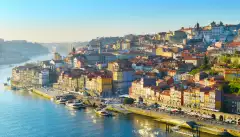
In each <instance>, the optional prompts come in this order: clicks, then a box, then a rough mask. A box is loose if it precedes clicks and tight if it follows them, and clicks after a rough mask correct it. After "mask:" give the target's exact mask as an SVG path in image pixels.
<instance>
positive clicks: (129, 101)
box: [123, 98, 134, 104]
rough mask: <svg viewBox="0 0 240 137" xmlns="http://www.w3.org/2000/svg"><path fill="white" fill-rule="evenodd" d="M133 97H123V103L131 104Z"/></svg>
mask: <svg viewBox="0 0 240 137" xmlns="http://www.w3.org/2000/svg"><path fill="white" fill-rule="evenodd" d="M133 103H134V99H133V98H125V99H124V101H123V104H133Z"/></svg>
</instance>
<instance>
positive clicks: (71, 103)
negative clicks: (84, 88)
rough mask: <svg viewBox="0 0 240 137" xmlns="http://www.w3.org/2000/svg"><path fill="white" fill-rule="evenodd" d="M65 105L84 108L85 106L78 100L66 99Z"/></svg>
mask: <svg viewBox="0 0 240 137" xmlns="http://www.w3.org/2000/svg"><path fill="white" fill-rule="evenodd" d="M66 106H68V107H70V108H74V109H81V108H86V106H85V105H84V104H83V103H82V102H80V101H73V102H72V101H67V102H66Z"/></svg>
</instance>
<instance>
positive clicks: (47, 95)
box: [31, 89, 54, 99]
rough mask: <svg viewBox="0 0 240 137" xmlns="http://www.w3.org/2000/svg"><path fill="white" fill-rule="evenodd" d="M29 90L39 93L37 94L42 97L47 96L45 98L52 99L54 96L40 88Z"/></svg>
mask: <svg viewBox="0 0 240 137" xmlns="http://www.w3.org/2000/svg"><path fill="white" fill-rule="evenodd" d="M31 91H32V92H33V93H35V94H37V95H39V96H42V97H44V98H47V99H52V98H54V96H52V95H50V94H48V93H46V92H44V91H43V90H41V89H32V90H31Z"/></svg>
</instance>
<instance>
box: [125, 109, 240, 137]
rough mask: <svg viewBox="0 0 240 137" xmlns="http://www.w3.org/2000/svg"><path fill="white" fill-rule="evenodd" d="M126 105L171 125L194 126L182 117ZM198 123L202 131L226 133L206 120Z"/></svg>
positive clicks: (236, 133) (214, 133)
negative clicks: (206, 122)
mask: <svg viewBox="0 0 240 137" xmlns="http://www.w3.org/2000/svg"><path fill="white" fill-rule="evenodd" d="M124 107H125V109H127V110H128V111H130V112H132V113H135V114H139V115H144V116H148V117H152V118H155V119H156V121H159V122H163V123H168V124H171V125H175V126H179V127H183V128H187V129H192V127H191V126H190V125H188V124H187V122H188V121H187V120H186V119H184V118H181V117H177V116H169V115H168V114H165V113H159V112H155V111H152V110H143V109H140V108H136V107H130V106H124ZM196 124H198V125H201V127H200V131H201V132H205V133H208V134H213V135H220V136H221V135H225V134H226V132H225V129H224V128H222V127H219V126H217V125H209V124H205V123H204V122H196ZM226 131H227V132H228V133H229V134H231V135H233V136H240V131H238V130H232V129H226Z"/></svg>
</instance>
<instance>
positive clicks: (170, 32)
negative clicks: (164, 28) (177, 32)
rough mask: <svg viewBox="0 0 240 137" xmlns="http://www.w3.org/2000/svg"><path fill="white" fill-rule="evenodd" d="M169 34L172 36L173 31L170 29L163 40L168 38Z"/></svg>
mask: <svg viewBox="0 0 240 137" xmlns="http://www.w3.org/2000/svg"><path fill="white" fill-rule="evenodd" d="M171 36H173V32H172V31H169V32H167V33H166V35H165V40H169V39H170V37H171Z"/></svg>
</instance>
